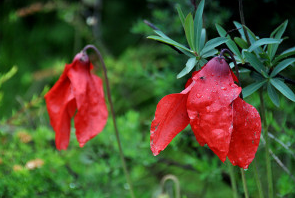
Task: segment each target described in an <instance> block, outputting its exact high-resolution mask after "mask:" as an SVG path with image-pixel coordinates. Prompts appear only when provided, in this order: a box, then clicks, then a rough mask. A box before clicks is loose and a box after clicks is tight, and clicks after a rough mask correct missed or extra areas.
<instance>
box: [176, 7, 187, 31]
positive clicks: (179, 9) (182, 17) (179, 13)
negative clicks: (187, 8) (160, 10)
mask: <svg viewBox="0 0 295 198" xmlns="http://www.w3.org/2000/svg"><path fill="white" fill-rule="evenodd" d="M176 9H177V12H178V16H179V19H180V21H181V24H182V26H183V27H184V20H185V18H184V15H183V12H182V10H181V7H180V5H179V4H177V5H176Z"/></svg>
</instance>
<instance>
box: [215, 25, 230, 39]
mask: <svg viewBox="0 0 295 198" xmlns="http://www.w3.org/2000/svg"><path fill="white" fill-rule="evenodd" d="M215 27H216V30H217V32H218V34H219V35H220V36H221V37H225V35H226V33H227V32H226V31H225V29H223V27H221V26H220V25H218V24H215Z"/></svg>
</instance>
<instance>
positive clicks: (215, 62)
mask: <svg viewBox="0 0 295 198" xmlns="http://www.w3.org/2000/svg"><path fill="white" fill-rule="evenodd" d="M193 80H194V81H195V86H194V87H193V88H192V90H191V91H190V93H189V97H188V99H187V111H188V115H189V118H190V124H191V127H192V129H193V131H194V134H195V136H196V139H197V141H198V142H199V143H200V145H202V146H203V145H204V144H208V146H209V147H210V148H211V149H212V151H213V152H214V153H215V154H217V155H218V157H219V158H220V159H221V160H222V161H225V159H226V155H227V153H228V149H229V143H230V135H231V132H232V122H233V120H232V115H233V112H232V111H233V110H232V106H231V103H232V101H233V100H235V99H236V98H237V97H238V95H239V93H240V92H241V88H240V87H238V86H237V85H236V84H234V81H233V78H232V75H231V70H230V67H229V65H228V64H227V63H226V62H225V60H224V59H220V58H219V57H216V58H213V59H212V60H210V61H209V62H208V63H207V64H206V65H205V66H204V67H203V68H202V70H201V71H200V72H199V73H197V74H196V75H195V76H194V77H193Z"/></svg>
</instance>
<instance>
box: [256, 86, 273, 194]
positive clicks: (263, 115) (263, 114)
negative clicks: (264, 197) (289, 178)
mask: <svg viewBox="0 0 295 198" xmlns="http://www.w3.org/2000/svg"><path fill="white" fill-rule="evenodd" d="M259 97H260V108H261V109H260V110H261V119H262V123H263V131H264V138H265V158H266V172H267V181H268V197H269V198H273V182H272V170H271V161H270V156H269V138H268V126H267V123H266V109H265V105H264V99H263V92H262V90H260V91H259Z"/></svg>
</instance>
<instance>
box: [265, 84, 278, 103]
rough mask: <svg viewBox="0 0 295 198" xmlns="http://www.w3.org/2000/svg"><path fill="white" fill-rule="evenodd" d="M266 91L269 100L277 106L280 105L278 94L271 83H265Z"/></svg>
mask: <svg viewBox="0 0 295 198" xmlns="http://www.w3.org/2000/svg"><path fill="white" fill-rule="evenodd" d="M267 93H268V96H269V98H270V99H271V101H272V102H273V103H274V105H276V106H277V107H279V106H280V100H279V96H278V94H277V92H276V90H275V89H274V87H273V86H272V85H271V83H268V84H267Z"/></svg>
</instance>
